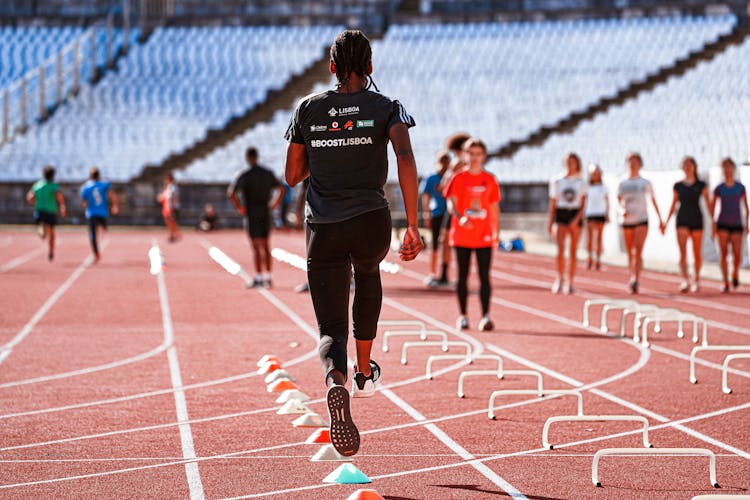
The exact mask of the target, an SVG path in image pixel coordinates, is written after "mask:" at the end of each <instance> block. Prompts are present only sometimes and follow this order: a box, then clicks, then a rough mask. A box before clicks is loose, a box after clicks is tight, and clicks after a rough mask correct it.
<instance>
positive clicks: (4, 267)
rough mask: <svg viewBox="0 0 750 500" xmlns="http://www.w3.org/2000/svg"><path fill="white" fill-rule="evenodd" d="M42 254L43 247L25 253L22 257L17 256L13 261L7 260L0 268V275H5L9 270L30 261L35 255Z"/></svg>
mask: <svg viewBox="0 0 750 500" xmlns="http://www.w3.org/2000/svg"><path fill="white" fill-rule="evenodd" d="M43 253H44V247H38V248H35V249H34V250H31V251H30V252H26V253H25V254H23V255H19V256H18V257H16V258H15V259H12V260H9V261H8V262H6V263H5V264H3V265H2V266H0V273H7V272H8V271H10V270H11V269H14V268H16V267H18V266H20V265H21V264H23V263H25V262H28V261H30V260H31V259H33V258H34V257H36V256H37V255H41V254H43Z"/></svg>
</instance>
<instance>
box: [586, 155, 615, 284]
mask: <svg viewBox="0 0 750 500" xmlns="http://www.w3.org/2000/svg"><path fill="white" fill-rule="evenodd" d="M584 214H585V216H586V233H587V236H588V238H587V239H586V243H587V249H588V252H589V257H588V261H587V263H586V267H587V268H588V269H591V268H592V267H595V268H596V270H597V271H598V270H599V269H601V265H602V233H603V232H604V225H605V224H606V223H607V222H609V192H608V191H607V186H605V185H604V182H602V169H601V167H600V166H599V165H596V164H591V165H589V185H588V194H587V195H586V209H585V211H584Z"/></svg>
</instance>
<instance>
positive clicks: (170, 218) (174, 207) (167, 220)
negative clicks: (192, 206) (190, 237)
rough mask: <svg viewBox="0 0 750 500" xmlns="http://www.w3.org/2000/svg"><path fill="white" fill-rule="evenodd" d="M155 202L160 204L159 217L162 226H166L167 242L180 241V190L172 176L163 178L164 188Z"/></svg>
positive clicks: (169, 174)
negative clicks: (162, 222)
mask: <svg viewBox="0 0 750 500" xmlns="http://www.w3.org/2000/svg"><path fill="white" fill-rule="evenodd" d="M156 201H158V202H159V203H161V215H162V217H164V224H165V225H166V226H167V232H168V233H169V237H168V238H167V241H169V242H170V243H174V242H175V241H177V240H179V239H180V237H181V236H180V222H179V213H180V190H179V188H178V187H177V183H176V182H175V180H174V176H173V175H172V174H171V173H168V174H167V175H165V176H164V188H163V189H162V191H161V193H159V195H158V196H157V197H156Z"/></svg>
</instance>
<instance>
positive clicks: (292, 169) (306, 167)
mask: <svg viewBox="0 0 750 500" xmlns="http://www.w3.org/2000/svg"><path fill="white" fill-rule="evenodd" d="M284 175H285V177H286V183H287V184H289V187H294V186H296V185H297V184H299V183H300V182H302V181H304V180H305V179H307V177H308V176H309V175H310V164H309V163H308V161H307V149H305V145H304V144H298V143H296V142H290V143H289V146H287V148H286V169H285V173H284Z"/></svg>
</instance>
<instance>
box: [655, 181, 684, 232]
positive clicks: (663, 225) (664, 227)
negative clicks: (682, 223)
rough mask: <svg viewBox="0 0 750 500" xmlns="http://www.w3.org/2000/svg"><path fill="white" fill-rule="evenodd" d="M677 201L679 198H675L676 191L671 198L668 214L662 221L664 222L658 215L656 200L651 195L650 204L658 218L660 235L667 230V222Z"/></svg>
mask: <svg viewBox="0 0 750 500" xmlns="http://www.w3.org/2000/svg"><path fill="white" fill-rule="evenodd" d="M678 201H679V198H678V196H677V191H675V192H674V196H672V205H670V206H669V212H668V213H667V218H666V219H664V222H662V220H661V214H660V213H659V205H657V204H656V198H655V197H654V195H651V202H652V203H653V204H654V210H656V215H658V216H659V229H660V230H661V234H664V232H665V231H666V230H667V224H669V220H670V219H671V218H672V216H673V215H674V210H675V208H676V207H677V202H678Z"/></svg>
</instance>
